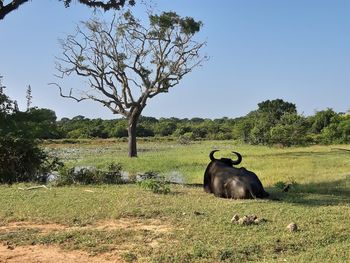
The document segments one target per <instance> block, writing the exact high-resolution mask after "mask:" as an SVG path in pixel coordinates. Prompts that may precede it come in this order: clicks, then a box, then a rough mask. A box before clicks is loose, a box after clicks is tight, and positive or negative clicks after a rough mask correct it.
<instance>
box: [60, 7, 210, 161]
mask: <svg viewBox="0 0 350 263" xmlns="http://www.w3.org/2000/svg"><path fill="white" fill-rule="evenodd" d="M201 26H202V23H201V22H197V21H195V20H194V19H193V18H190V17H185V18H182V17H180V16H179V15H177V14H176V13H174V12H164V13H162V14H161V15H150V16H149V25H148V26H146V25H144V23H142V22H141V21H140V20H139V19H137V18H135V17H134V16H133V15H132V13H131V12H130V11H126V12H123V13H121V14H120V16H119V17H118V18H116V19H114V20H113V21H112V23H111V24H109V25H107V23H105V22H101V21H99V20H90V21H88V22H85V23H83V28H80V27H79V28H78V29H77V32H76V33H75V34H73V35H69V36H68V37H67V39H66V40H64V41H62V49H63V57H62V58H61V59H59V60H58V64H57V65H58V66H57V70H58V72H59V73H60V74H61V75H62V77H67V76H69V75H71V74H72V73H73V74H78V75H80V76H85V77H86V78H87V79H88V82H89V84H90V87H89V90H90V91H89V92H87V95H86V96H83V97H81V96H80V95H74V91H72V90H71V91H70V92H69V93H68V94H64V92H63V90H62V88H61V86H60V85H59V84H57V83H55V85H56V86H57V87H58V88H59V89H60V94H61V96H62V97H66V98H71V99H74V100H76V101H77V102H80V101H83V100H93V101H96V102H98V103H101V104H102V105H103V106H105V107H107V108H108V109H110V110H111V111H112V112H113V113H114V114H121V115H123V116H124V117H125V118H126V119H127V120H128V141H129V150H128V155H129V157H136V156H137V147H136V130H137V124H138V121H139V118H140V115H141V113H142V111H143V109H144V108H145V107H146V104H147V102H148V100H149V99H151V98H153V97H155V96H156V95H158V94H160V93H167V92H168V91H169V89H170V88H172V87H174V86H176V85H177V84H178V83H179V82H180V80H181V79H182V78H183V77H184V76H185V75H187V74H188V73H190V72H191V71H192V70H193V69H194V68H195V67H197V66H199V65H200V64H201V62H202V61H203V60H205V57H202V56H200V54H199V51H200V50H201V49H202V47H203V46H204V45H205V43H198V42H196V41H194V35H195V34H196V33H197V32H199V30H200V28H201Z"/></svg>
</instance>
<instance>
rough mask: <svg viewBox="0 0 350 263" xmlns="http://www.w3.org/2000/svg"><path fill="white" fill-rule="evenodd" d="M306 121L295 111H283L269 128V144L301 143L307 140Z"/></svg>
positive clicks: (288, 144)
mask: <svg viewBox="0 0 350 263" xmlns="http://www.w3.org/2000/svg"><path fill="white" fill-rule="evenodd" d="M306 133H307V122H306V119H305V118H304V117H302V116H299V115H297V114H296V113H285V114H284V115H283V116H282V117H281V120H280V122H279V123H278V124H276V125H275V126H274V127H272V128H271V130H270V142H269V143H270V144H282V145H283V146H292V145H302V144H305V143H306V142H307V137H306Z"/></svg>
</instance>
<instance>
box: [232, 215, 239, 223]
mask: <svg viewBox="0 0 350 263" xmlns="http://www.w3.org/2000/svg"><path fill="white" fill-rule="evenodd" d="M238 220H239V215H234V216H233V217H232V219H231V222H232V223H235V222H237V221H238Z"/></svg>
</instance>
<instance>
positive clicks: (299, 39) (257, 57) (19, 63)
mask: <svg viewBox="0 0 350 263" xmlns="http://www.w3.org/2000/svg"><path fill="white" fill-rule="evenodd" d="M5 2H6V1H5ZM73 2H74V1H73ZM137 2H139V1H137ZM154 3H156V4H157V5H158V9H159V10H161V11H169V10H172V11H176V12H177V13H178V14H180V15H182V16H192V17H194V18H195V19H197V20H201V21H203V23H204V27H203V29H202V31H201V32H200V34H199V35H198V38H197V39H198V40H203V41H207V43H208V44H207V47H206V48H205V50H204V53H205V54H207V55H208V56H209V57H210V59H209V61H207V62H206V63H205V64H204V65H203V67H201V68H197V69H196V70H194V71H193V72H192V73H190V74H189V75H187V76H186V77H185V78H184V79H183V80H182V82H181V83H180V84H179V85H178V86H176V87H174V88H173V89H172V90H170V92H169V93H167V94H160V95H158V96H157V97H155V98H154V99H152V100H150V101H149V103H148V104H147V107H146V108H145V110H144V112H143V115H146V116H153V117H157V118H159V117H173V116H174V117H179V118H185V117H186V118H192V117H202V118H220V117H224V116H226V117H239V116H243V115H245V114H247V113H248V112H250V111H252V110H254V109H256V108H257V103H259V102H261V101H263V100H267V99H270V100H271V99H276V98H282V99H284V100H286V101H288V102H292V103H295V104H296V105H297V108H298V112H299V113H302V114H304V115H310V114H313V113H314V112H315V110H322V109H326V108H327V107H329V108H333V109H334V110H335V111H337V112H345V111H347V110H349V109H350V16H349V13H350V1H348V0H328V1H325V0H307V1H306V0H222V1H212V0H210V1H209V0H197V1H189V0H176V1H170V0H154ZM134 10H135V12H136V15H137V14H139V15H140V13H139V12H140V11H139V8H138V7H136V8H135V9H134ZM91 15H92V10H91V9H88V8H85V7H84V6H82V5H79V4H74V3H73V4H72V7H70V8H68V9H66V8H64V7H63V4H62V2H58V0H35V1H30V2H29V3H27V4H24V5H23V6H22V7H20V8H19V9H18V10H17V11H15V12H14V13H11V14H10V15H8V16H7V17H6V18H5V20H2V21H0V75H3V76H4V79H3V84H5V85H6V86H7V89H6V92H7V94H8V95H9V96H10V97H11V98H12V99H16V100H17V101H18V102H19V106H20V108H21V109H25V105H26V99H25V95H26V94H25V93H26V89H27V85H28V84H30V85H31V87H32V95H33V105H34V106H38V107H42V108H50V109H53V110H54V111H55V112H56V114H57V116H58V117H59V118H62V117H73V116H76V115H84V116H86V117H89V118H107V119H110V118H115V117H120V116H116V115H112V114H111V113H109V111H108V110H107V109H105V108H103V107H101V105H99V104H96V103H93V102H91V103H76V102H74V101H70V100H67V99H64V98H61V97H60V96H59V94H58V91H57V90H56V88H54V87H52V86H48V85H47V84H48V83H49V82H53V81H57V80H56V79H55V77H54V76H53V75H54V73H55V69H54V67H55V65H54V61H55V56H59V55H60V46H59V44H58V38H64V37H65V36H66V35H67V34H69V33H73V31H74V28H75V26H76V24H77V23H78V22H79V21H82V20H87V19H88V18H89V17H90V16H91ZM103 15H104V16H106V17H110V16H111V13H107V14H103ZM81 85H83V84H81Z"/></svg>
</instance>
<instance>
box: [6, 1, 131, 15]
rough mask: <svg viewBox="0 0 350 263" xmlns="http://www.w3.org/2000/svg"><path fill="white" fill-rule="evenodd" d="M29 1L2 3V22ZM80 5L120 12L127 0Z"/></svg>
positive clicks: (88, 2) (81, 2)
mask: <svg viewBox="0 0 350 263" xmlns="http://www.w3.org/2000/svg"><path fill="white" fill-rule="evenodd" d="M28 1H29V0H12V1H7V2H8V3H4V1H3V0H1V1H0V20H2V19H4V18H5V16H6V15H8V14H9V13H11V12H13V11H14V10H16V9H17V8H19V7H20V6H21V5H23V4H25V3H26V2H28ZM58 1H60V2H63V3H64V6H65V7H69V6H70V4H71V2H72V0H58ZM77 1H78V2H79V3H80V4H82V5H85V6H88V7H91V8H95V9H97V8H101V9H102V10H104V11H107V10H110V9H117V10H119V9H120V8H121V7H123V6H124V5H125V2H127V1H126V0H118V1H116V0H112V1H110V0H108V1H104V0H77ZM128 3H129V5H135V0H129V1H128Z"/></svg>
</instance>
